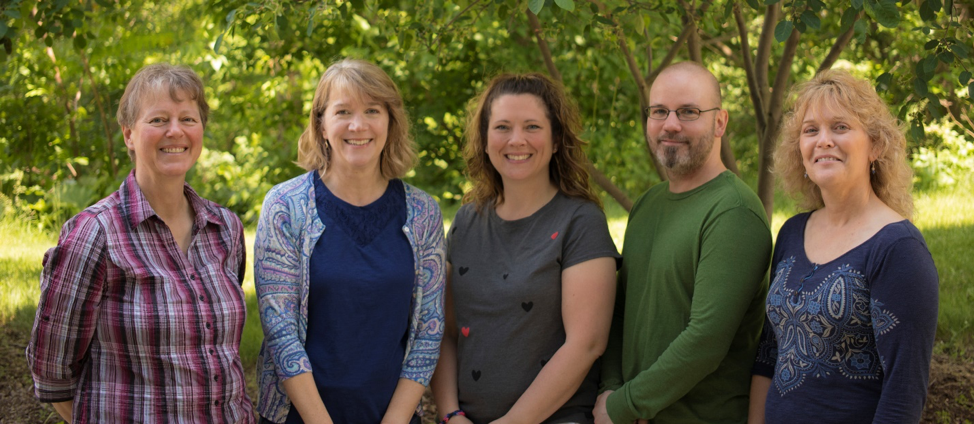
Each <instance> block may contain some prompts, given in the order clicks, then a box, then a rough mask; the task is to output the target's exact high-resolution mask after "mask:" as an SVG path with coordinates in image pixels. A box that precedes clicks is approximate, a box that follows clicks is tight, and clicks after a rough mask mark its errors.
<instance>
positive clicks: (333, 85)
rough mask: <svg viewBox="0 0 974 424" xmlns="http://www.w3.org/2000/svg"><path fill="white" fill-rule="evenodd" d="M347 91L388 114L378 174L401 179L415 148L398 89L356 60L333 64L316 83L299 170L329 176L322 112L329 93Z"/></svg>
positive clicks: (301, 141) (379, 71)
mask: <svg viewBox="0 0 974 424" xmlns="http://www.w3.org/2000/svg"><path fill="white" fill-rule="evenodd" d="M337 90H350V91H351V92H352V93H356V94H358V95H360V96H362V97H364V98H371V99H373V100H375V101H378V102H380V103H382V104H383V105H384V106H385V107H386V110H387V111H388V112H389V136H388V138H387V139H386V145H385V148H383V149H382V153H381V155H380V158H379V171H380V172H381V173H382V177H383V178H386V179H393V178H402V177H403V176H405V175H406V173H407V172H409V170H410V169H412V168H413V165H415V164H416V160H417V157H416V145H415V143H414V142H413V140H412V138H410V137H409V118H408V115H407V114H406V109H405V107H404V106H403V100H402V95H401V94H400V93H399V87H397V86H396V83H394V82H392V79H391V78H389V75H387V74H386V73H385V71H383V70H382V69H381V68H379V67H378V66H376V65H375V64H372V63H369V62H366V61H364V60H357V59H342V60H340V61H338V62H335V63H333V64H332V65H331V66H329V67H328V69H326V70H325V73H324V74H323V75H322V76H321V79H320V80H319V81H318V88H316V89H315V97H314V100H313V101H312V103H311V114H310V117H309V122H308V126H307V127H306V128H305V130H304V133H302V134H301V138H300V139H299V140H298V160H297V164H298V166H300V167H302V168H304V169H306V170H308V171H311V170H317V171H319V172H320V173H321V175H325V174H326V173H327V172H328V166H329V165H330V164H331V149H330V148H329V147H328V144H327V143H326V142H325V137H324V135H322V129H323V128H324V115H325V109H327V108H328V102H329V100H330V96H331V94H332V93H334V92H336V91H337Z"/></svg>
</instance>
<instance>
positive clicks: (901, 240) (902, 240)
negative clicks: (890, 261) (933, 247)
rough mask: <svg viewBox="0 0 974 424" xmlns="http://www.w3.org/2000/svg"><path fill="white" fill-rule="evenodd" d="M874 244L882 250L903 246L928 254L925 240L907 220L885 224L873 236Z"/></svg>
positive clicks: (886, 250)
mask: <svg viewBox="0 0 974 424" xmlns="http://www.w3.org/2000/svg"><path fill="white" fill-rule="evenodd" d="M872 243H873V245H874V246H876V247H879V248H880V249H881V250H882V251H884V252H888V251H889V250H891V249H893V248H894V247H901V248H903V247H905V248H907V249H910V250H914V251H916V252H925V253H926V254H927V255H930V250H929V248H928V247H927V242H926V240H925V239H924V238H923V234H922V233H920V229H919V228H917V227H916V226H915V225H913V223H912V222H910V221H908V220H905V219H904V220H902V221H897V222H893V223H891V224H888V225H886V226H885V227H883V228H882V229H881V230H879V232H878V233H876V236H875V237H874V238H873V240H872Z"/></svg>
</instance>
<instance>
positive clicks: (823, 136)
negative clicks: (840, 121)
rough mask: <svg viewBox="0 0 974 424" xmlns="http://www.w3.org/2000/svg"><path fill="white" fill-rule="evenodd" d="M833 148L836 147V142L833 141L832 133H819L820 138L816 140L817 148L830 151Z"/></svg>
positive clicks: (825, 131) (824, 131) (823, 131)
mask: <svg viewBox="0 0 974 424" xmlns="http://www.w3.org/2000/svg"><path fill="white" fill-rule="evenodd" d="M833 146H835V142H834V141H833V140H832V132H831V131H828V130H822V131H819V132H818V138H817V139H816V140H815V147H817V148H820V149H828V148H831V147H833Z"/></svg>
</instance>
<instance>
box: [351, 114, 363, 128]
mask: <svg viewBox="0 0 974 424" xmlns="http://www.w3.org/2000/svg"><path fill="white" fill-rule="evenodd" d="M363 129H365V120H364V119H363V118H362V115H361V114H358V113H356V114H353V115H352V119H350V120H349V121H348V130H349V131H361V130H363Z"/></svg>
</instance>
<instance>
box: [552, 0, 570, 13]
mask: <svg viewBox="0 0 974 424" xmlns="http://www.w3.org/2000/svg"><path fill="white" fill-rule="evenodd" d="M555 4H557V5H558V7H560V8H562V9H565V10H567V11H569V12H573V11H575V1H574V0H555Z"/></svg>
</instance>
